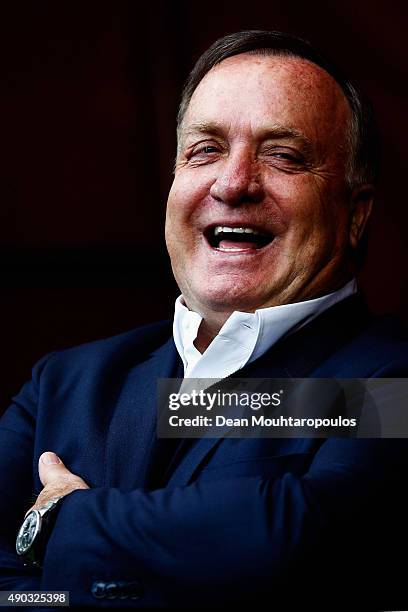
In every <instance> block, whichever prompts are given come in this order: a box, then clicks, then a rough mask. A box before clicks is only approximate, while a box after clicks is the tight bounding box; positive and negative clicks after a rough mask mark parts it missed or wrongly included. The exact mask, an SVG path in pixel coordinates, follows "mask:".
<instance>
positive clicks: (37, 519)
mask: <svg viewBox="0 0 408 612" xmlns="http://www.w3.org/2000/svg"><path fill="white" fill-rule="evenodd" d="M40 523H41V516H40V513H39V512H37V510H32V511H31V512H30V513H29V514H27V516H26V518H25V519H24V523H23V524H22V525H21V527H20V530H19V532H18V534H17V540H16V551H17V554H18V555H24V554H25V553H26V552H27V551H28V550H29V548H30V547H31V545H32V543H33V541H34V539H35V537H36V535H37V533H38V532H39V530H40Z"/></svg>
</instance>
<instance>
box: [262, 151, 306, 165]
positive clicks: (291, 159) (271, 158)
mask: <svg viewBox="0 0 408 612" xmlns="http://www.w3.org/2000/svg"><path fill="white" fill-rule="evenodd" d="M263 157H264V159H265V161H267V163H269V164H271V165H274V166H276V167H277V168H282V169H283V170H299V169H301V168H303V167H304V166H305V159H304V157H303V155H302V154H301V153H299V152H298V151H295V150H293V149H291V148H280V147H279V148H278V147H271V148H268V149H267V150H265V151H264V152H263Z"/></svg>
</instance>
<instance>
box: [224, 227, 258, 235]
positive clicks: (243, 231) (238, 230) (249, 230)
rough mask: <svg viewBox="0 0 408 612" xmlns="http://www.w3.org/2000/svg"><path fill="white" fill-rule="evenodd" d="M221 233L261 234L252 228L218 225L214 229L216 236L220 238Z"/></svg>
mask: <svg viewBox="0 0 408 612" xmlns="http://www.w3.org/2000/svg"><path fill="white" fill-rule="evenodd" d="M221 232H235V233H237V234H259V232H258V231H257V230H255V229H252V227H226V226H225V225H224V226H222V225H217V227H216V228H215V229H214V235H215V236H218V234H220V233H221Z"/></svg>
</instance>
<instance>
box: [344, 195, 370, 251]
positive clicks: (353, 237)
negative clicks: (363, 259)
mask: <svg viewBox="0 0 408 612" xmlns="http://www.w3.org/2000/svg"><path fill="white" fill-rule="evenodd" d="M374 194H375V189H374V186H373V185H360V187H356V188H355V189H354V190H353V192H352V195H351V222H350V235H349V238H350V245H351V247H352V248H353V249H355V248H357V245H358V243H359V242H360V239H361V236H362V235H363V233H364V229H365V227H366V225H367V221H368V219H369V218H370V215H371V210H372V208H373V202H374Z"/></svg>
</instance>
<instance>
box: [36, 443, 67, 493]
mask: <svg viewBox="0 0 408 612" xmlns="http://www.w3.org/2000/svg"><path fill="white" fill-rule="evenodd" d="M38 472H39V476H40V480H41V482H42V484H43V485H44V487H45V486H46V485H48V484H50V483H52V482H55V481H57V480H61V478H64V480H65V479H67V477H68V478H69V477H70V476H72V477H75V474H73V473H72V472H70V471H69V470H68V468H66V467H65V465H64V464H63V463H62V461H61V459H60V458H59V457H58V455H56V454H55V453H53V452H50V451H48V452H46V453H43V454H42V455H41V457H40V459H39V461H38Z"/></svg>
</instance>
